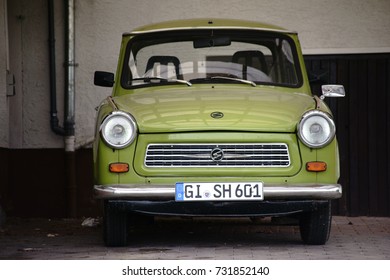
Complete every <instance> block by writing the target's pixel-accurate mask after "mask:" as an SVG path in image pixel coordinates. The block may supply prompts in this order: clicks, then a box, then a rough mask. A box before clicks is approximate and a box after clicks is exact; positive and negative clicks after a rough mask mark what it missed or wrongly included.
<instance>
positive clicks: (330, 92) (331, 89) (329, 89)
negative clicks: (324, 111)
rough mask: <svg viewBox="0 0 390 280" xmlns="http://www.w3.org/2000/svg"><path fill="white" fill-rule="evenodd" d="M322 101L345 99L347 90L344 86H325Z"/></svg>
mask: <svg viewBox="0 0 390 280" xmlns="http://www.w3.org/2000/svg"><path fill="white" fill-rule="evenodd" d="M321 88H322V95H321V97H320V98H321V100H324V99H325V97H344V96H345V89H344V86H342V85H323V86H322V87H321Z"/></svg>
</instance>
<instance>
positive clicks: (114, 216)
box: [103, 201, 127, 247]
mask: <svg viewBox="0 0 390 280" xmlns="http://www.w3.org/2000/svg"><path fill="white" fill-rule="evenodd" d="M103 219H104V220H103V239H104V243H105V244H106V246H110V247H119V246H126V245H127V212H125V211H120V209H117V208H116V207H115V206H114V205H113V204H110V203H109V202H107V201H106V202H105V203H104V217H103Z"/></svg>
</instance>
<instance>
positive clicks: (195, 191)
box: [175, 182, 264, 201]
mask: <svg viewBox="0 0 390 280" xmlns="http://www.w3.org/2000/svg"><path fill="white" fill-rule="evenodd" d="M175 199H176V201H226V200H230V201H234V200H263V199H264V197H263V183H262V182H245V183H176V188H175Z"/></svg>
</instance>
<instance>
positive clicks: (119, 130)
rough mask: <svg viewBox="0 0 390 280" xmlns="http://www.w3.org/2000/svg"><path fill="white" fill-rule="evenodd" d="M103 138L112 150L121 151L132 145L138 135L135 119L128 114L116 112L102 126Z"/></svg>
mask: <svg viewBox="0 0 390 280" xmlns="http://www.w3.org/2000/svg"><path fill="white" fill-rule="evenodd" d="M100 133H101V136H102V138H103V140H104V142H106V144H107V145H109V146H110V147H112V148H116V149H121V148H125V147H127V146H128V145H130V144H131V143H132V142H133V141H134V138H135V136H136V135H137V126H136V124H135V121H134V119H133V118H132V117H131V116H130V115H129V114H127V113H124V112H120V111H114V112H112V113H111V115H109V116H108V117H107V118H105V119H104V121H103V123H102V125H101V126H100Z"/></svg>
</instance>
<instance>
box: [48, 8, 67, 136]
mask: <svg viewBox="0 0 390 280" xmlns="http://www.w3.org/2000/svg"><path fill="white" fill-rule="evenodd" d="M48 11H49V55H50V127H51V130H52V131H53V132H54V133H55V134H58V135H61V136H64V135H65V129H64V128H63V127H60V125H59V120H58V116H57V92H56V52H55V36H54V4H53V0H48Z"/></svg>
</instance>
